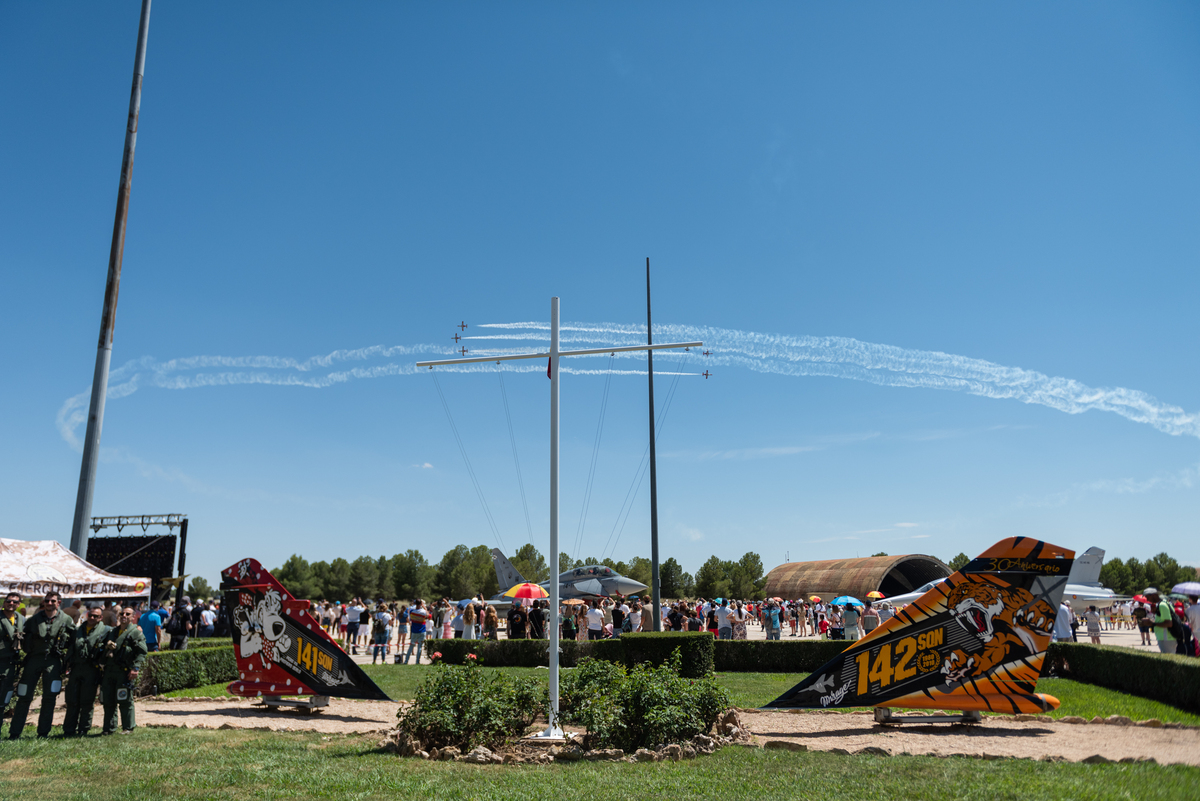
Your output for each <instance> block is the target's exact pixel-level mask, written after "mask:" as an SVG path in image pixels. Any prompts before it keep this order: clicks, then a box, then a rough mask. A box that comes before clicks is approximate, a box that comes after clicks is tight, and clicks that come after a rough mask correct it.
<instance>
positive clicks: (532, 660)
mask: <svg viewBox="0 0 1200 801" xmlns="http://www.w3.org/2000/svg"><path fill="white" fill-rule="evenodd" d="M549 643H550V641H549V640H497V641H495V642H493V641H491V640H462V639H457V640H442V639H429V640H425V653H426V654H427V655H428V654H431V653H433V652H434V651H439V652H441V654H442V660H443V661H445V662H446V663H447V664H450V665H461V664H463V663H465V662H466V661H467V654H475V656H476V657H477V658H478V659H479V661H480V662H481V663H482V664H484V665H487V666H488V667H538V666H543V667H544V666H546V665H548V664H549V659H548V656H547V651H548V646H549ZM559 644H560V646H561V647H562V658H561V660H560V662H559V664H561V665H562V666H563V667H574V666H575V665H577V664H579V660H581V659H584V658H585V657H591V658H592V659H604V660H606V661H608V662H616V663H618V664H623V665H627V666H630V667H632V666H633V665H635V664H638V663H640V662H650V663H652V664H655V665H661V664H663V662H664V661H666V659H667V658H669V657H670V655H671V652H672V651H674V650H675V649H676V648H682V654H681V655H682V657H683V662H684V670H685V673H684V675H685V676H687V677H698V676H703V675H705V674H706V673H707V672H708V671H709V670H716V671H717V672H720V673H740V672H761V673H811V672H812V671H814V670H816V669H817V668H819V667H821V666H822V665H824V664H825V663H826V662H828V661H829V660H831V659H833V658H834V657H836V656H837V655H838V654H840V653H841V652H842V651H844V650H846V649H847V648H849V647H850V645H852V643H851V642H849V641H848V640H798V641H791V642H788V641H781V640H713V637H712V635H711V634H709V633H708V632H663V633H661V634H660V633H657V632H642V633H638V634H626V635H623V636H622V637H614V638H613V639H609V640H591V641H587V640H585V641H583V642H576V641H575V640H562V641H561V642H560V643H559Z"/></svg>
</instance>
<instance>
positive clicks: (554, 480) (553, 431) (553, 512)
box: [542, 297, 563, 738]
mask: <svg viewBox="0 0 1200 801" xmlns="http://www.w3.org/2000/svg"><path fill="white" fill-rule="evenodd" d="M558 320H559V316H558V298H556V297H555V298H551V299H550V610H549V611H550V614H549V615H547V617H548V620H547V621H546V625H547V626H549V627H550V631H549V634H550V711H549V714H548V715H547V717H548V718H549V720H548V721H547V723H548V724H549V725H547V726H546V731H545V732H543V733H542V736H543V737H556V738H557V737H562V736H563V731H562V727H560V726H559V725H558V603H559V601H558V573H559V570H558V390H559V384H558V378H559V373H558V360H559V352H558Z"/></svg>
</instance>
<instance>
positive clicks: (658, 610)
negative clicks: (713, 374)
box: [646, 256, 662, 631]
mask: <svg viewBox="0 0 1200 801" xmlns="http://www.w3.org/2000/svg"><path fill="white" fill-rule="evenodd" d="M646 344H647V345H653V344H654V332H653V330H652V329H651V328H650V257H649V256H647V257H646ZM646 367H647V369H646V372H647V374H648V375H649V377H650V603H651V605H652V608H651V610H650V619H651V620H652V621H654V630H655V631H662V582H661V581H660V580H659V576H658V473H657V470H656V466H655V462H654V351H652V350H648V351H646Z"/></svg>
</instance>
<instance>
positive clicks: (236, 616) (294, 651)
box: [221, 559, 391, 706]
mask: <svg viewBox="0 0 1200 801" xmlns="http://www.w3.org/2000/svg"><path fill="white" fill-rule="evenodd" d="M221 589H222V590H223V591H224V593H225V604H226V607H225V608H226V610H227V613H228V615H229V620H230V627H231V628H232V630H233V650H234V656H235V657H236V658H237V668H238V679H237V681H234V682H232V683H231V684H230V685H229V686H228V688H227V689H228V690H229V692H230V693H232V694H233V695H240V696H243V697H245V698H256V697H262V698H263V699H264V700H268V701H269V700H277V699H278V698H279V697H280V696H285V695H312V696H315V697H317V698H322V697H324V698H328V697H334V698H358V699H366V700H375V701H390V700H391V699H390V698H388V697H387V694H386V693H384V692H383V690H381V689H379V687H378V686H376V684H375V682H373V681H371V678H370V677H369V676H368V675H367V674H366V673H364V672H363V669H362V668H361V667H359V666H358V665H356V664H355V663H354V661H353V660H352V659H351V658H350V655H349V654H347V653H346V652H345V651H343V650H342V649H341V647H340V646H339V645H338V644H337V643H336V642H335V641H334V640H333V638H332V637H330V636H329V635H328V634H326V633H325V630H324V629H322V628H321V624H320V622H319V621H318V620H317V619H316V618H314V617H313V616H312V615H311V614H309V611H308V607H309V604H308V601H302V600H297V599H295V598H293V597H292V595H291V593H289V592H288V591H287V590H286V589H284V587H283V585H282V584H280V583H279V581H278V580H276V578H275V577H274V576H272V575H271V574H270V573H269V572H268V571H267V570H266V569H265V568H264V567H263V566H262V565H260V564H259V563H258V561H257V560H255V559H243V560H242V561H240V562H238V563H237V564H235V565H231V566H229V567H227V568H225V570H223V571H221ZM317 705H318V706H320V705H323V704H317Z"/></svg>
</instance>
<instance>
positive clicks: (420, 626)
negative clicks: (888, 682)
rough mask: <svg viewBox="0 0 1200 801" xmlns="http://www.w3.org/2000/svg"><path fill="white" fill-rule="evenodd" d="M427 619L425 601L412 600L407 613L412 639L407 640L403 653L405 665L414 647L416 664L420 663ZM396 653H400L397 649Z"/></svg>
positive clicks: (427, 612)
mask: <svg viewBox="0 0 1200 801" xmlns="http://www.w3.org/2000/svg"><path fill="white" fill-rule="evenodd" d="M427 620H429V611H428V610H427V609H426V608H425V602H424V601H423V600H421V599H420V598H418V599H417V600H415V601H413V607H412V610H411V611H410V612H409V613H408V623H409V626H411V627H412V640H411V641H410V642H409V645H408V651H406V652H405V654H404V664H406V665H407V664H408V660H409V658H410V657H411V656H412V653H413V650H414V649H415V650H416V652H417V661H416V664H418V665H419V664H421V648H422V647H424V644H425V625H426V621H427ZM396 655H397V656H399V655H400V651H399V650H398V649H397V651H396Z"/></svg>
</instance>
